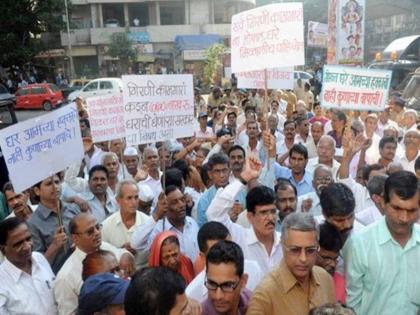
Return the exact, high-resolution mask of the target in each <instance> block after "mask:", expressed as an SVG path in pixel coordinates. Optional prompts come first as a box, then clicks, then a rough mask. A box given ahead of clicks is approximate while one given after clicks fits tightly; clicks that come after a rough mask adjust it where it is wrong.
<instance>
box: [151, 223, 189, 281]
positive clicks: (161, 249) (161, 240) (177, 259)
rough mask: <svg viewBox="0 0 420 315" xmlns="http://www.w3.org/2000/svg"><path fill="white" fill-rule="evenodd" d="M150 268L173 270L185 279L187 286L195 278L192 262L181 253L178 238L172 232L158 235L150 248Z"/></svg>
mask: <svg viewBox="0 0 420 315" xmlns="http://www.w3.org/2000/svg"><path fill="white" fill-rule="evenodd" d="M149 266H150V267H159V266H162V267H166V268H169V269H172V270H173V271H175V272H178V273H179V274H180V275H181V276H182V278H184V281H185V283H186V284H187V285H188V284H189V283H190V282H191V281H192V280H193V279H194V276H195V273H194V268H193V264H192V262H191V260H190V259H189V258H188V257H186V256H184V255H183V254H181V253H180V249H179V240H178V237H177V236H176V234H175V233H173V232H171V231H165V232H162V233H160V234H158V235H156V237H155V239H154V240H153V243H152V246H151V248H150V256H149Z"/></svg>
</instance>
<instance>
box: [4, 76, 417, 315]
mask: <svg viewBox="0 0 420 315" xmlns="http://www.w3.org/2000/svg"><path fill="white" fill-rule="evenodd" d="M76 102H77V106H78V111H79V116H80V128H81V134H82V137H83V144H84V149H85V156H84V158H83V160H81V161H75V162H74V164H73V165H71V166H69V167H68V168H67V169H66V170H65V171H63V172H61V173H58V174H54V175H51V176H50V177H48V178H45V179H44V180H42V181H41V182H39V183H37V184H36V185H34V186H33V187H31V188H30V189H28V190H26V191H24V192H17V191H15V190H14V187H13V184H12V183H10V182H9V183H6V184H5V185H4V187H3V193H2V194H1V195H0V198H1V199H2V200H1V202H0V210H1V211H0V214H2V218H1V220H2V221H1V222H0V248H1V257H0V261H2V263H1V264H0V279H1V281H0V314H60V315H61V314H63V315H67V314H127V315H134V314H136V315H138V314H145V315H151V314H162V315H166V314H168V315H169V314H170V315H175V314H185V315H186V314H190V315H196V314H204V315H221V314H225V315H236V314H241V315H244V314H249V315H258V314H261V315H262V314H264V315H270V314H273V315H274V314H280V315H283V314H284V315H307V314H312V315H320V314H338V315H340V314H342V315H345V314H350V315H351V314H357V315H376V314H378V315H379V314H381V315H387V314H389V315H391V314H392V315H395V314H404V315H415V314H417V313H418V311H419V307H420V279H419V278H418V277H417V276H415V275H416V270H417V263H418V261H420V227H419V226H418V224H417V223H416V222H417V221H418V220H419V203H420V199H419V197H420V194H419V188H418V187H419V185H418V178H420V157H419V148H420V147H419V144H420V132H419V129H418V127H417V121H418V117H417V113H416V112H415V111H412V110H405V108H404V107H405V102H404V99H403V98H402V97H401V95H398V94H392V95H390V97H389V102H388V105H387V107H386V109H385V110H384V111H382V112H379V113H373V112H356V111H342V110H339V109H327V110H326V109H325V108H322V107H321V106H320V103H319V102H318V101H317V93H315V95H314V93H312V91H311V86H310V85H309V84H305V83H303V82H302V81H299V82H297V85H296V86H295V89H294V90H293V91H292V90H290V91H282V90H270V91H267V93H266V91H264V90H245V89H237V88H236V87H226V88H224V89H221V88H219V87H214V88H213V90H212V92H211V94H210V95H209V96H208V98H206V97H203V96H202V95H201V91H200V89H199V88H196V89H195V95H194V102H195V116H196V117H197V125H196V130H194V133H193V134H194V135H193V136H191V137H187V138H182V139H172V140H169V141H166V142H162V143H151V144H147V145H146V144H145V145H139V146H136V147H130V146H127V145H126V143H125V139H114V140H111V141H107V142H101V143H93V141H92V138H91V136H90V124H89V116H88V113H87V110H86V108H85V104H84V100H83V99H81V98H78V99H77V100H76Z"/></svg>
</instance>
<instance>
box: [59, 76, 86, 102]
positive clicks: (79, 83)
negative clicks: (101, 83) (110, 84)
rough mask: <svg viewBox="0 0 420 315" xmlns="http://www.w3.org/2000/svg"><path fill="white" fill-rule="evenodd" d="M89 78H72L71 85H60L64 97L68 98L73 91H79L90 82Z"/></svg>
mask: <svg viewBox="0 0 420 315" xmlns="http://www.w3.org/2000/svg"><path fill="white" fill-rule="evenodd" d="M89 81H90V80H88V79H75V80H71V82H70V84H69V85H60V86H59V88H60V90H61V92H62V93H63V97H64V99H67V98H68V96H69V95H70V93H71V92H74V91H78V90H80V89H81V88H83V87H84V86H85V85H86V84H88V83H89Z"/></svg>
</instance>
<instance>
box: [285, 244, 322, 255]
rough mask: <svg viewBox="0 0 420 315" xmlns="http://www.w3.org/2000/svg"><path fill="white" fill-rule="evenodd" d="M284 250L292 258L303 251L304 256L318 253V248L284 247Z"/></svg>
mask: <svg viewBox="0 0 420 315" xmlns="http://www.w3.org/2000/svg"><path fill="white" fill-rule="evenodd" d="M284 247H285V248H286V250H287V251H288V252H289V253H290V254H291V255H293V256H299V255H300V254H301V253H302V250H303V251H305V255H306V256H312V255H315V254H316V253H317V252H318V246H310V247H299V246H286V245H285V246H284Z"/></svg>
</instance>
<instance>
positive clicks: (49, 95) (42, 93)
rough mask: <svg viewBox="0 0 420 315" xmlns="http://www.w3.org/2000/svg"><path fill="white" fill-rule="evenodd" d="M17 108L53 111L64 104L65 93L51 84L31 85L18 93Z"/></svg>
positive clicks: (20, 89)
mask: <svg viewBox="0 0 420 315" xmlns="http://www.w3.org/2000/svg"><path fill="white" fill-rule="evenodd" d="M15 95H16V108H28V109H44V110H51V109H53V108H55V107H58V106H59V105H61V103H63V100H64V99H63V93H62V92H61V91H60V89H59V88H58V87H57V86H56V85H55V84H51V83H37V84H29V85H28V86H27V87H22V88H19V89H18V90H17V91H16V94H15Z"/></svg>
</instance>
